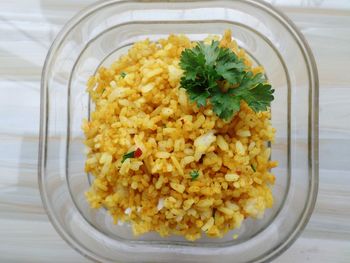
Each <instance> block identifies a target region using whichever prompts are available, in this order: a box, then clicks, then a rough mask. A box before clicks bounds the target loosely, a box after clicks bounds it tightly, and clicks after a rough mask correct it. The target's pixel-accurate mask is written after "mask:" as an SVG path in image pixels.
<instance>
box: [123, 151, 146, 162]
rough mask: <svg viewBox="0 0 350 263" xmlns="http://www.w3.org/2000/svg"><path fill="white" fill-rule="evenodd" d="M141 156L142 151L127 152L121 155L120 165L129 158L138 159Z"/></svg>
mask: <svg viewBox="0 0 350 263" xmlns="http://www.w3.org/2000/svg"><path fill="white" fill-rule="evenodd" d="M141 155H142V150H141V149H140V148H137V149H136V150H135V151H131V152H128V153H126V154H124V155H123V159H122V163H123V162H125V160H126V159H129V158H138V157H140V156H141Z"/></svg>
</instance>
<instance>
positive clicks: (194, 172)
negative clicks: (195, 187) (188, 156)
mask: <svg viewBox="0 0 350 263" xmlns="http://www.w3.org/2000/svg"><path fill="white" fill-rule="evenodd" d="M190 176H191V178H192V180H196V179H197V177H198V176H199V172H198V171H197V170H193V171H191V172H190Z"/></svg>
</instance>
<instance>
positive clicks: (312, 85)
mask: <svg viewBox="0 0 350 263" xmlns="http://www.w3.org/2000/svg"><path fill="white" fill-rule="evenodd" d="M214 1H220V0H214ZM226 1H228V2H230V1H235V2H242V3H244V4H249V5H251V6H254V7H256V8H259V9H262V10H264V11H266V12H267V13H268V14H269V15H271V16H272V17H274V18H275V19H276V20H278V22H279V23H281V24H282V25H283V26H284V27H285V29H286V30H287V31H288V32H289V33H290V34H291V35H292V36H293V38H294V40H295V41H296V43H297V44H298V47H299V48H300V51H301V52H302V55H303V57H304V59H305V63H306V65H307V70H308V75H309V76H310V79H309V96H308V99H309V101H308V105H309V116H308V151H309V153H310V154H311V160H309V167H308V170H309V176H310V177H311V179H312V180H311V181H312V183H311V184H310V187H309V193H308V199H307V203H306V205H305V208H304V210H303V213H302V216H301V218H300V221H299V223H298V224H297V226H296V228H295V229H294V231H293V232H292V233H291V235H290V236H289V238H287V239H285V240H283V242H281V243H280V244H279V246H278V247H276V248H275V249H274V250H273V251H272V252H271V253H268V254H265V255H263V257H262V258H260V259H259V260H258V261H254V262H270V261H271V260H273V259H275V258H277V257H278V256H280V255H281V254H282V253H283V252H284V251H286V250H287V249H288V248H289V247H290V246H291V245H292V244H293V243H294V242H295V241H296V239H297V238H298V237H299V236H300V235H301V233H302V231H303V230H304V228H305V227H306V225H307V223H308V222H309V220H310V217H311V215H312V213H313V210H314V207H315V204H316V200H317V193H318V185H319V79H318V71H317V66H316V62H315V58H314V56H313V54H312V51H311V48H310V47H309V45H308V43H307V41H306V39H305V37H304V36H303V34H302V33H301V32H300V31H299V29H298V28H297V27H296V25H295V24H294V23H293V22H292V21H291V19H289V18H288V17H287V16H286V15H285V14H283V13H282V12H281V11H279V10H278V9H277V8H275V7H274V6H272V5H271V4H269V3H267V2H263V1H261V0H226ZM133 2H134V3H138V2H140V3H142V2H144V3H152V2H153V3H154V2H159V3H161V2H176V3H189V2H194V3H195V2H203V1H202V0H187V1H186V0H170V1H166V0H150V1H142V0H106V1H98V2H96V3H93V4H91V5H89V6H87V7H86V8H84V9H82V10H81V11H79V12H78V13H77V14H76V15H74V16H73V17H72V18H71V19H69V20H68V22H67V23H66V24H65V25H64V26H63V27H62V29H61V30H60V31H59V33H58V34H57V36H56V37H55V39H54V41H53V42H52V44H51V46H50V48H49V50H48V53H47V56H46V58H45V62H44V65H43V69H42V74H41V90H40V129H39V152H38V185H39V191H40V196H41V200H42V203H43V207H44V210H45V212H46V214H47V216H48V218H49V221H50V223H51V224H52V225H53V227H54V228H55V230H56V232H57V233H58V234H59V235H60V236H61V238H62V239H63V240H64V241H65V242H67V243H68V244H69V245H70V246H71V247H72V248H73V249H74V250H76V251H77V252H79V254H81V255H82V256H84V257H86V258H88V259H90V260H92V261H97V259H96V258H95V257H93V256H91V252H89V251H86V248H84V247H82V246H81V245H80V244H78V243H77V242H75V241H74V239H73V238H71V237H70V236H69V234H67V233H66V232H65V231H64V230H63V229H62V227H61V225H60V223H59V222H58V221H57V220H56V219H55V218H54V217H53V216H52V213H51V211H50V210H51V208H50V207H49V205H48V202H47V197H46V193H45V189H44V188H45V187H44V185H43V180H44V177H45V167H46V154H47V131H48V91H47V90H48V85H47V75H48V66H49V65H50V63H51V61H52V59H53V58H54V54H55V52H56V51H57V50H58V49H59V47H60V44H61V42H62V40H63V39H64V37H65V36H66V35H67V34H68V33H69V32H70V31H71V30H72V29H73V28H74V27H75V26H76V25H77V24H78V23H79V22H80V21H81V20H83V19H84V18H85V17H87V16H89V15H90V14H91V13H93V12H96V11H98V10H100V9H102V8H105V7H107V6H109V5H113V4H116V3H133Z"/></svg>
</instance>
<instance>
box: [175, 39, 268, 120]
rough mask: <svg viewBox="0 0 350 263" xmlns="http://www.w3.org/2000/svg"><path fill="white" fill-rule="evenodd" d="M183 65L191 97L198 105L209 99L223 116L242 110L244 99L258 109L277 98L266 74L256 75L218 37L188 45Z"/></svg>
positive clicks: (254, 108)
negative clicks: (210, 40)
mask: <svg viewBox="0 0 350 263" xmlns="http://www.w3.org/2000/svg"><path fill="white" fill-rule="evenodd" d="M180 67H181V68H182V69H183V70H184V75H183V76H182V78H181V81H180V85H181V87H182V88H184V89H185V90H186V91H187V94H188V96H189V99H190V100H191V101H192V102H196V103H197V106H198V107H203V106H206V105H207V100H208V99H209V100H210V102H211V104H212V106H213V111H214V112H215V113H216V114H217V115H218V116H219V117H220V118H222V119H224V120H229V119H230V118H231V117H232V116H233V115H234V114H235V113H236V112H238V111H239V110H240V104H241V101H242V100H244V101H245V102H246V103H247V104H248V105H249V107H250V108H251V109H253V110H254V111H255V112H258V111H265V110H267V107H269V106H270V104H271V101H272V100H273V99H274V97H273V95H272V94H273V92H274V90H273V89H271V85H269V84H267V83H266V79H265V77H264V75H263V74H261V73H259V74H256V75H254V74H253V73H252V72H251V71H249V69H248V68H247V67H246V66H245V64H244V62H243V60H242V59H239V58H238V57H237V55H236V54H235V53H234V52H233V51H232V50H230V49H228V48H222V47H219V42H218V41H212V43H211V45H207V44H204V43H203V42H198V44H197V46H195V47H194V48H192V49H185V50H184V51H183V52H182V54H181V58H180Z"/></svg>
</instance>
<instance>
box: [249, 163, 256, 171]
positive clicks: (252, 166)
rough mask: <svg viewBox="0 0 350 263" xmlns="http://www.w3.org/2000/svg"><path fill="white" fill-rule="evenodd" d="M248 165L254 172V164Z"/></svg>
mask: <svg viewBox="0 0 350 263" xmlns="http://www.w3.org/2000/svg"><path fill="white" fill-rule="evenodd" d="M250 167H251V168H252V170H253V171H254V173H255V172H256V169H255V167H254V165H252V164H251V165H250Z"/></svg>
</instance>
